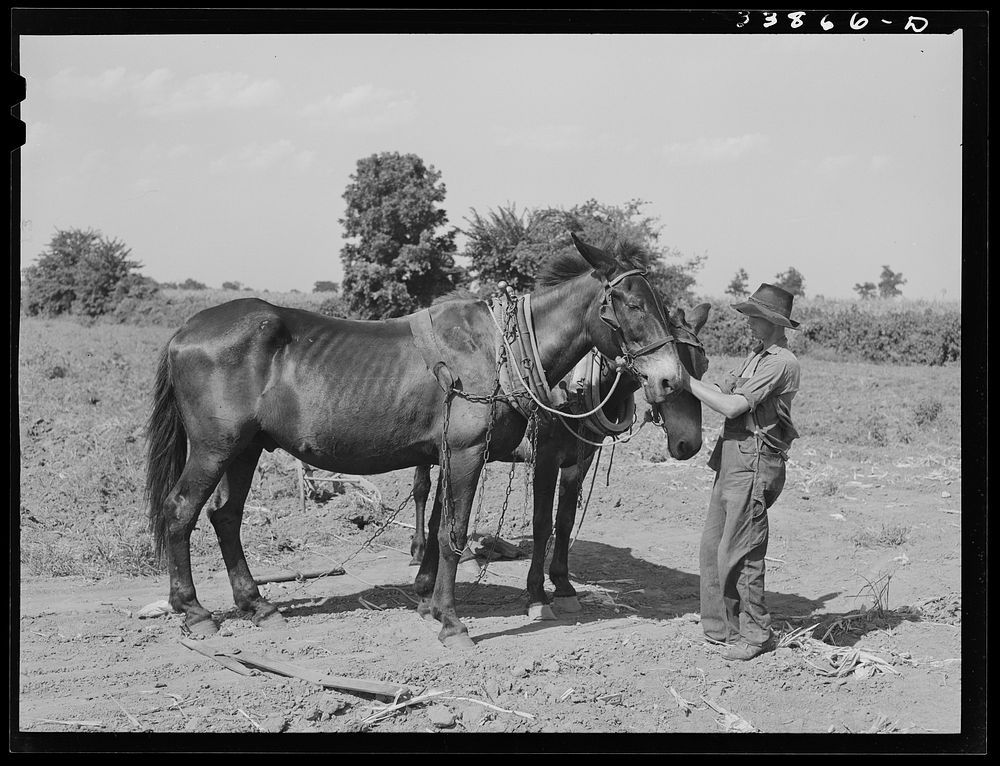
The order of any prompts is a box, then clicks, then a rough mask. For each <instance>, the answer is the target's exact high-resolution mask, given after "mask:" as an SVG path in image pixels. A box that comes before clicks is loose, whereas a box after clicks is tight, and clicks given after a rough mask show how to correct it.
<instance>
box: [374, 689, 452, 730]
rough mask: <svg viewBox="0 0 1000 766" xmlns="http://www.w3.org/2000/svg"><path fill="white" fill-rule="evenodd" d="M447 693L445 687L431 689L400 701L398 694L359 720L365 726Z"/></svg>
mask: <svg viewBox="0 0 1000 766" xmlns="http://www.w3.org/2000/svg"><path fill="white" fill-rule="evenodd" d="M447 693H448V690H447V689H442V690H440V691H433V690H432V691H429V692H427V693H426V694H418V695H417V696H415V697H411V698H410V699H408V700H404V701H402V702H400V701H399V695H397V696H396V699H395V700H393V702H391V703H389V704H388V705H384V706H383V707H378V708H375V709H374V712H373V713H372V714H371V715H369V716H368V717H367V718H365V719H364V720H362V721H361V725H362V726H363V727H365V728H367V727H369V726H371V725H372V724H374V723H377V722H378V721H381V720H382V719H383V718H388V717H389V716H391V715H393V714H395V713H397V712H399V711H400V710H402V709H403V708H407V707H412V706H413V705H420V704H422V703H424V702H426V701H427V700H429V699H433V698H434V697H440V696H441V695H442V694H447Z"/></svg>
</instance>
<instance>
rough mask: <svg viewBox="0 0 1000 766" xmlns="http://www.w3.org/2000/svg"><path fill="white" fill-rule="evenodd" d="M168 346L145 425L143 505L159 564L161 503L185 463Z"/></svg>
mask: <svg viewBox="0 0 1000 766" xmlns="http://www.w3.org/2000/svg"><path fill="white" fill-rule="evenodd" d="M168 349H169V344H167V346H165V347H164V348H163V353H161V354H160V362H159V365H158V367H157V370H156V381H155V384H154V387H153V410H152V412H151V413H150V416H149V422H148V423H147V426H146V439H147V445H146V503H147V504H148V506H149V531H150V532H151V533H152V535H153V549H154V551H155V552H156V555H157V557H158V558H159V559H160V560H161V561H162V560H163V557H164V552H165V550H166V544H167V517H166V515H165V514H164V508H163V505H164V502H165V501H166V499H167V495H168V494H169V493H170V490H172V489H173V487H174V485H175V484H176V483H177V480H178V479H179V478H180V476H181V471H183V470H184V463H185V461H186V460H187V432H186V431H185V430H184V424H183V423H182V422H181V417H180V412H179V411H178V409H177V400H176V398H175V396H174V386H173V383H172V382H171V380H170V357H169V354H168Z"/></svg>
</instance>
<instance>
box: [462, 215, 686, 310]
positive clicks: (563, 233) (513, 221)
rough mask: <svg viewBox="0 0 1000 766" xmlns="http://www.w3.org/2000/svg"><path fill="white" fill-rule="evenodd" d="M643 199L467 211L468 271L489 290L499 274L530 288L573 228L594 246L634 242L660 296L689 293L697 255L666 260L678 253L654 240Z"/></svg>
mask: <svg viewBox="0 0 1000 766" xmlns="http://www.w3.org/2000/svg"><path fill="white" fill-rule="evenodd" d="M645 204H647V203H645V202H642V201H641V200H630V201H629V202H627V203H626V204H625V205H623V206H614V205H605V204H602V203H600V202H598V201H597V200H593V199H591V200H588V201H587V202H585V203H583V204H582V205H576V206H574V207H572V208H570V209H569V210H564V209H560V208H541V209H535V210H525V211H523V212H521V213H518V212H517V210H516V208H515V207H514V206H512V205H508V206H507V207H501V208H499V209H497V210H496V211H493V212H490V213H488V214H487V215H486V216H482V215H480V214H479V213H477V212H476V211H472V218H471V219H470V218H467V219H466V221H467V222H468V223H469V227H468V228H467V229H466V230H465V231H464V232H463V233H465V234H466V235H467V236H468V238H469V239H468V243H467V245H466V250H465V255H467V256H468V257H469V258H470V261H471V272H472V276H473V278H474V279H476V280H477V281H478V283H479V289H480V291H483V292H488V291H490V290H491V289H492V288H493V286H494V285H495V284H496V282H498V281H500V280H501V279H502V280H505V281H506V282H507V283H508V284H510V285H511V286H512V287H514V289H515V290H517V291H519V292H526V291H528V290H531V289H532V288H533V287H534V284H535V276H536V274H537V273H538V270H539V269H540V268H541V265H542V264H543V263H544V261H545V260H546V259H547V258H549V257H551V256H552V255H554V254H555V253H557V252H560V251H562V250H565V249H569V250H572V251H574V252H575V247H574V245H573V243H572V238H571V233H576V234H577V236H579V237H580V238H581V239H583V240H584V241H585V242H590V243H593V244H596V245H599V246H606V247H615V246H616V244H615V243H631V244H632V245H636V246H638V248H639V249H638V250H636V251H635V252H633V253H632V255H633V257H634V258H635V259H636V260H637V261H638V263H637V265H639V266H642V267H644V268H645V269H646V270H647V275H648V277H649V280H650V283H651V284H652V285H653V287H654V288H656V289H657V290H658V291H659V292H660V293H661V295H662V296H663V297H664V300H666V301H667V302H668V303H672V302H674V301H676V300H679V299H681V298H685V299H690V298H691V295H690V293H691V287H692V286H693V285H694V283H695V277H694V276H693V271H694V270H696V269H697V268H698V267H699V266H700V263H701V259H700V258H694V259H690V260H688V261H687V262H685V263H681V264H676V263H667V262H666V261H665V260H664V259H665V257H672V258H680V257H681V254H680V253H678V252H677V251H675V250H665V249H664V248H663V247H662V246H661V245H660V244H659V236H660V226H659V223H658V222H657V220H656V219H654V218H652V217H650V216H646V215H644V214H643V212H642V207H643V206H644V205H645Z"/></svg>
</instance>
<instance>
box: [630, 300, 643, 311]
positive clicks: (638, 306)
mask: <svg viewBox="0 0 1000 766" xmlns="http://www.w3.org/2000/svg"><path fill="white" fill-rule="evenodd" d="M625 308H629V309H632V310H633V311H643V310H644V308H645V307H644V306H643V305H642V303H641V302H640V301H637V300H634V299H633V300H627V301H625Z"/></svg>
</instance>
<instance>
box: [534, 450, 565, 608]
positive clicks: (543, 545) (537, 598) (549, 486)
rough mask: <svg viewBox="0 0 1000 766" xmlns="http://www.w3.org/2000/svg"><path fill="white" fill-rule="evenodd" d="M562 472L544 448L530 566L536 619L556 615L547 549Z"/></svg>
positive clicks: (537, 467) (537, 469) (537, 471)
mask: <svg viewBox="0 0 1000 766" xmlns="http://www.w3.org/2000/svg"><path fill="white" fill-rule="evenodd" d="M558 474H559V466H558V465H557V464H556V461H555V459H554V457H552V456H550V455H547V454H546V453H545V452H544V451H540V453H539V455H538V456H537V458H536V460H535V470H534V476H533V486H532V490H533V494H534V513H533V514H532V530H531V531H532V535H531V536H532V547H531V566H530V567H529V569H528V616H529V617H531V618H533V619H535V620H554V619H555V618H556V616H555V614H554V613H553V612H552V607H550V606H549V599H548V597H547V596H546V595H545V551H546V549H547V547H548V543H549V536H550V535H551V533H552V499H553V497H555V493H556V478H557V476H558Z"/></svg>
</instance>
